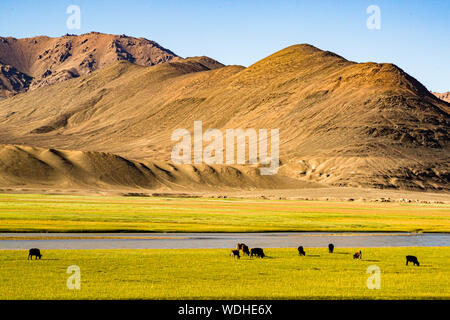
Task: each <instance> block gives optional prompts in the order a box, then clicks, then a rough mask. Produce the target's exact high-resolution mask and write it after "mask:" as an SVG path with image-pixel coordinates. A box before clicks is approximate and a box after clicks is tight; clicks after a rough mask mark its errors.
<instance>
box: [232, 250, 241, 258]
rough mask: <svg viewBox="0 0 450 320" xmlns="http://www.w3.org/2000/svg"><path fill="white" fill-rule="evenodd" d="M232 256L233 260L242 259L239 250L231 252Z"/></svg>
mask: <svg viewBox="0 0 450 320" xmlns="http://www.w3.org/2000/svg"><path fill="white" fill-rule="evenodd" d="M231 256H232V257H233V258H238V259H239V258H240V257H241V256H240V255H239V250H231Z"/></svg>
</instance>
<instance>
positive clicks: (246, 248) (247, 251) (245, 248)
mask: <svg viewBox="0 0 450 320" xmlns="http://www.w3.org/2000/svg"><path fill="white" fill-rule="evenodd" d="M242 255H243V256H244V255H247V256H249V255H250V250H249V249H248V247H247V246H246V245H245V244H244V245H243V246H242Z"/></svg>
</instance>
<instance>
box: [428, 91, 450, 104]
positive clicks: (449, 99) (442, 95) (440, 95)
mask: <svg viewBox="0 0 450 320" xmlns="http://www.w3.org/2000/svg"><path fill="white" fill-rule="evenodd" d="M432 94H434V95H435V96H436V97H438V98H439V99H441V100H444V101H447V102H450V91H449V92H443V93H439V92H432Z"/></svg>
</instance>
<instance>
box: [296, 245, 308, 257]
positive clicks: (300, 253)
mask: <svg viewBox="0 0 450 320" xmlns="http://www.w3.org/2000/svg"><path fill="white" fill-rule="evenodd" d="M297 250H298V254H299V255H301V256H304V255H306V253H305V250H303V247H302V246H300V247H298V248H297Z"/></svg>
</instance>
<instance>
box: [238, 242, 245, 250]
mask: <svg viewBox="0 0 450 320" xmlns="http://www.w3.org/2000/svg"><path fill="white" fill-rule="evenodd" d="M243 246H245V244H244V243H238V244H237V245H236V249H238V250H242V247H243Z"/></svg>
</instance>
